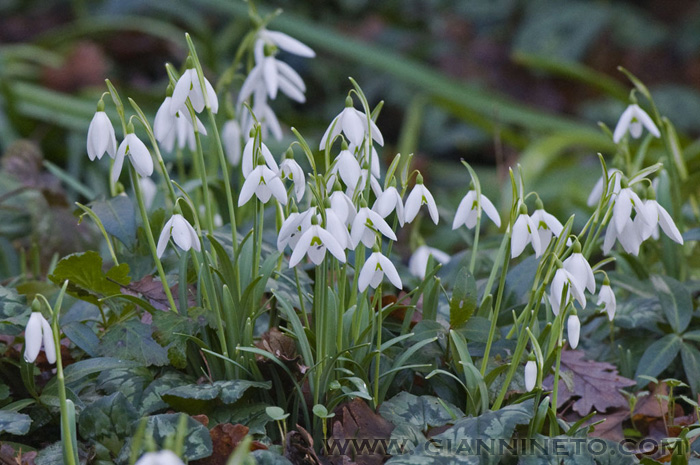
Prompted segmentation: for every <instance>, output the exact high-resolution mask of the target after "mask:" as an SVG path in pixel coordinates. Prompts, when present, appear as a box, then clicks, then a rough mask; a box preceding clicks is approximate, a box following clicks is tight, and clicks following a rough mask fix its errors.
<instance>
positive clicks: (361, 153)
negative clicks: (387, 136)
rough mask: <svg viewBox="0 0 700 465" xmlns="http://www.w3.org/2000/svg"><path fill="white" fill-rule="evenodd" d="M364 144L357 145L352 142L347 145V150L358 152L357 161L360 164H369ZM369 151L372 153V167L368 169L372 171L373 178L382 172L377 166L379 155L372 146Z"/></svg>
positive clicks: (379, 175) (378, 176)
mask: <svg viewBox="0 0 700 465" xmlns="http://www.w3.org/2000/svg"><path fill="white" fill-rule="evenodd" d="M365 148H366V147H365V146H364V145H361V146H359V147H358V146H357V145H354V144H352V143H350V144H349V145H348V150H350V153H355V154H359V156H358V162H359V163H360V165H368V166H369V161H368V160H367V154H366V153H365V152H366V150H365ZM370 153H371V154H372V156H371V158H372V169H371V170H370V171H371V172H372V176H374V177H375V178H380V177H381V175H382V173H381V168H380V166H379V155H378V154H377V149H375V148H374V146H372V149H371V150H370Z"/></svg>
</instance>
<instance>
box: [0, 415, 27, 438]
mask: <svg viewBox="0 0 700 465" xmlns="http://www.w3.org/2000/svg"><path fill="white" fill-rule="evenodd" d="M31 424H32V419H31V417H30V416H29V415H25V414H23V413H19V412H13V411H10V410H0V433H7V434H16V435H18V436H21V435H24V434H27V433H28V432H29V426H30V425H31Z"/></svg>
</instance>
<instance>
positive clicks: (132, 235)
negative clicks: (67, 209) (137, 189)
mask: <svg viewBox="0 0 700 465" xmlns="http://www.w3.org/2000/svg"><path fill="white" fill-rule="evenodd" d="M90 207H91V208H92V211H93V212H94V213H95V215H97V217H98V218H99V219H100V221H101V222H102V226H104V228H105V231H107V233H109V234H111V235H112V236H114V237H116V238H117V239H119V240H120V241H121V242H122V244H124V245H125V246H127V247H128V248H129V249H130V248H132V246H133V245H134V243H135V242H136V216H135V215H134V204H133V203H132V202H131V199H130V198H129V197H128V196H126V195H118V196H116V197H112V198H111V199H108V200H98V201H97V202H93V203H92V204H91V205H90Z"/></svg>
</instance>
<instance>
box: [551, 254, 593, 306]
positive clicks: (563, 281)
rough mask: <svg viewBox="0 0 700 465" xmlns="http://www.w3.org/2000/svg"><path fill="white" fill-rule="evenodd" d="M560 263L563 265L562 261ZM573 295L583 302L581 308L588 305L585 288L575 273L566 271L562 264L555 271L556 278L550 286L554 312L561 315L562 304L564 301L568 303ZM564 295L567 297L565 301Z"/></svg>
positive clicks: (579, 301) (580, 302)
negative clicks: (580, 284)
mask: <svg viewBox="0 0 700 465" xmlns="http://www.w3.org/2000/svg"><path fill="white" fill-rule="evenodd" d="M558 265H561V263H558ZM565 292H566V293H565ZM572 296H573V297H574V298H575V299H576V300H577V301H578V303H579V304H581V308H585V307H586V296H585V295H584V294H583V288H582V287H580V286H579V284H578V281H576V278H575V277H574V275H572V274H571V273H569V272H568V271H566V269H565V268H564V267H563V266H560V267H559V269H557V271H556V273H554V278H553V279H552V284H551V286H550V288H549V303H550V305H551V306H552V312H554V314H555V315H559V310H560V306H561V304H562V303H564V305H566V304H567V303H568V302H569V301H570V300H571V297H572ZM562 297H565V298H564V300H563V302H562Z"/></svg>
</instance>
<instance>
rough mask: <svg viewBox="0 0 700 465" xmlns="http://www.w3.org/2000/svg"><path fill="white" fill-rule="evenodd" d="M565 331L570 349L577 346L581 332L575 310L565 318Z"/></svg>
mask: <svg viewBox="0 0 700 465" xmlns="http://www.w3.org/2000/svg"><path fill="white" fill-rule="evenodd" d="M566 333H567V334H568V335H569V345H570V346H571V348H572V349H575V348H576V347H578V339H579V336H580V334H581V321H580V320H579V319H578V315H576V312H575V311H574V313H572V314H571V315H569V318H568V319H567V320H566Z"/></svg>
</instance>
